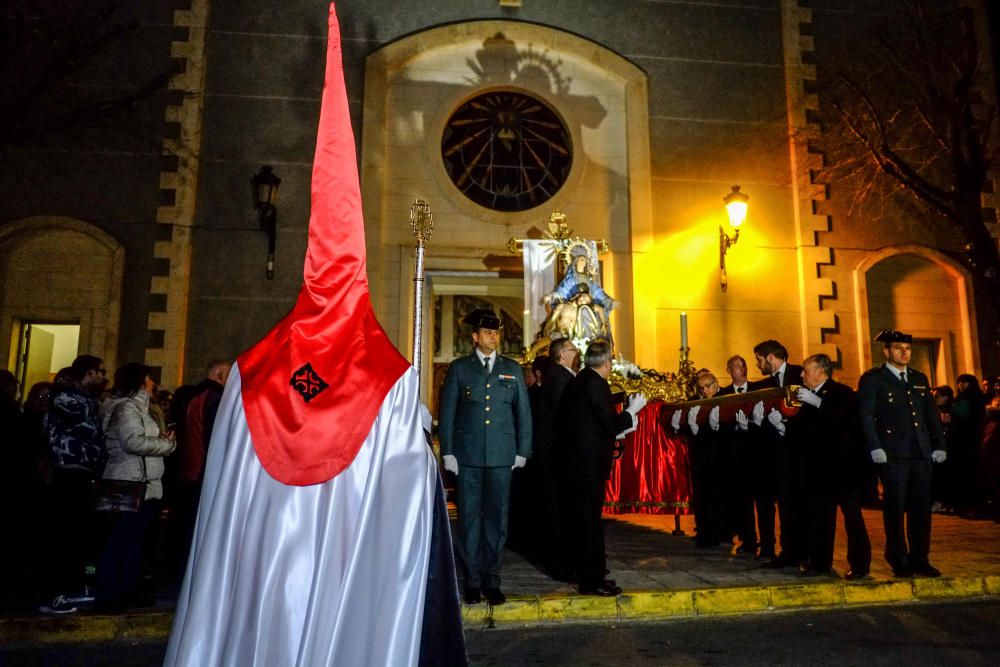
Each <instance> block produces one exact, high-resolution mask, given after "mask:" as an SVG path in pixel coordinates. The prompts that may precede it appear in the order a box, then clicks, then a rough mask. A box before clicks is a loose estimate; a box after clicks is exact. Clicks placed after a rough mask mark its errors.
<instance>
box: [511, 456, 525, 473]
mask: <svg viewBox="0 0 1000 667" xmlns="http://www.w3.org/2000/svg"><path fill="white" fill-rule="evenodd" d="M527 462H528V459H526V458H524V457H523V456H517V455H516V454H515V455H514V465H512V466H511V467H510V469H511V470H517V469H518V468H523V467H524V464H525V463H527Z"/></svg>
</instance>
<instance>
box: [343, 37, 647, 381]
mask: <svg viewBox="0 0 1000 667" xmlns="http://www.w3.org/2000/svg"><path fill="white" fill-rule="evenodd" d="M491 104H493V105H495V106H493V107H491V106H490V105H491ZM511 105H513V106H511ZM517 105H521V106H517ZM470 107H476V108H477V109H480V107H481V109H480V110H481V111H483V113H486V112H488V111H489V110H490V109H492V110H493V111H494V112H496V113H495V115H494V116H492V117H493V118H494V119H495V120H497V121H498V123H499V124H497V125H496V127H495V128H494V129H495V131H496V136H495V138H496V141H495V142H493V143H488V142H487V143H483V144H482V145H480V144H479V143H477V142H478V141H480V138H481V137H480V138H477V137H479V134H477V133H478V132H479V130H475V132H472V131H470V132H471V133H470V134H469V135H468V136H466V135H462V136H464V137H465V138H464V139H461V140H460V139H458V138H456V137H457V134H456V130H457V128H460V127H466V126H470V125H469V124H470V123H471V124H473V125H471V127H476V128H478V127H479V125H476V124H475V123H478V122H480V121H483V119H484V118H485V116H483V117H465V116H464V115H463V113H464V111H463V110H468V108H470ZM515 107H516V108H517V109H523V110H531V109H537V110H539V113H542V112H544V115H545V118H533V117H532V118H528V116H527V112H526V111H525V117H524V123H525V124H524V125H523V127H526V128H530V129H527V130H524V133H523V134H520V133H519V132H514V131H513V130H512V129H511V127H508V126H507V125H506V124H504V122H500V120H499V119H507V120H509V119H510V118H511V117H512V116H516V114H513V113H508V112H510V110H511V109H512V108H515ZM648 113H649V100H648V89H647V80H646V74H645V72H643V71H642V70H641V69H640V68H639V67H638V66H636V65H635V64H634V63H631V62H629V61H628V60H627V59H626V58H624V57H623V56H621V55H619V54H617V53H614V52H613V51H611V50H610V49H607V48H606V47H603V46H602V45H600V44H597V43H595V42H593V41H590V40H587V39H584V38H581V37H579V36H577V35H573V34H570V33H567V32H565V31H562V30H558V29H555V28H551V27H548V26H542V25H536V24H531V23H525V22H520V21H504V20H487V21H469V22H464V23H455V24H449V25H444V26H437V27H434V28H430V29H428V30H425V31H423V32H419V33H415V34H412V35H408V36H406V37H403V38H401V39H399V40H397V41H395V42H392V43H391V44H387V45H385V46H384V47H382V48H381V49H379V50H377V51H375V52H373V53H371V54H370V55H369V56H368V58H367V60H366V65H365V102H364V124H363V128H362V129H363V133H362V141H361V146H362V149H363V152H362V157H361V174H360V175H361V180H362V193H363V196H364V210H365V216H366V232H367V237H366V241H367V251H368V267H369V280H370V283H371V288H372V296H373V301H374V305H375V310H376V313H377V315H378V317H379V320H380V321H381V322H382V324H383V326H385V328H386V331H387V333H388V334H389V336H390V338H392V339H393V340H394V341H395V342H396V344H397V345H398V346H399V347H400V348H401V349H410V346H411V341H410V335H411V334H410V323H411V317H412V315H411V313H412V311H413V306H414V304H413V296H412V295H413V286H412V280H411V278H412V272H413V265H414V264H413V259H412V258H413V253H414V250H413V247H414V244H413V237H412V235H411V233H410V230H409V227H408V225H406V224H404V223H405V221H406V220H407V218H408V207H409V206H410V204H411V202H413V201H414V199H422V200H425V201H426V202H427V203H429V204H430V206H431V208H432V209H433V211H434V214H435V230H434V236H433V239H432V240H431V241H430V242H429V243H428V250H427V255H426V257H425V267H426V269H427V271H428V274H431V273H435V272H436V275H437V276H438V277H441V276H444V275H452V276H456V277H459V278H461V280H462V281H464V282H466V283H468V282H470V280H468V279H471V280H472V281H473V282H477V289H476V290H475V291H471V292H454V294H467V295H470V296H487V297H490V298H500V297H501V296H505V295H504V294H503V290H504V289H506V288H501V287H500V283H498V282H497V279H509V280H514V281H520V279H521V276H522V267H521V258H520V257H517V256H514V255H512V254H511V253H510V252H509V251H508V249H507V244H508V241H509V240H510V239H511V238H521V239H524V238H538V235H539V234H540V233H541V231H544V230H545V228H546V222H547V221H548V219H549V216H550V214H551V213H552V212H553V211H554V210H557V209H558V210H560V211H562V212H563V213H565V214H566V216H567V222H568V224H569V226H570V227H571V228H572V229H573V231H574V234H575V235H579V236H582V237H585V238H591V239H605V240H607V242H608V244H609V246H610V249H611V252H610V253H609V254H608V255H606V256H604V257H603V262H604V269H605V273H604V276H603V284H604V287H605V288H606V289H607V290H608V292H609V293H610V294H612V295H614V298H615V299H616V300H618V301H619V302H621V304H622V305H621V306H620V308H616V309H615V312H614V313H613V314H612V316H611V323H612V326H613V327H614V330H615V341H616V345H617V347H618V348H619V351H620V352H621V353H622V354H623V355H624V356H626V357H628V358H635V356H636V354H637V350H636V349H635V348H636V347H637V346H639V345H640V342H641V344H642V345H646V346H647V347H650V346H652V345H653V343H654V339H655V332H654V330H653V327H654V324H653V318H641V319H640V318H636V317H635V312H636V311H637V309H636V308H635V307H634V306H635V304H634V298H633V271H632V267H633V254H634V253H635V252H636V249H637V248H643V247H644V246H645V245H646V244H647V241H648V237H649V235H650V233H651V230H652V205H651V180H650V179H651V175H650V166H649V163H650V160H649V118H648ZM463 124H464V125H463ZM491 127H492V126H491ZM547 132H551V133H552V134H546V133H547ZM505 133H506V134H505ZM528 135H531V136H533V137H534V138H535V139H537V140H538V141H539V142H541V143H540V144H539V145H542V144H544V145H545V146H546V147H547V148H546V150H544V151H539V150H538V146H533V147H529V148H525V152H523V153H519V155H523V156H524V157H525V163H524V164H526V165H539V169H538V170H535V171H533V169H534V167H532V168H531V169H528V168H527V167H526V168H525V170H524V171H523V172H522V175H523V177H524V178H523V181H524V182H523V185H524V188H525V190H526V192H521V191H520V190H519V189H518V187H517V186H516V184H514V183H512V182H510V181H507V180H504V179H499V178H498V179H496V181H495V182H494V181H492V180H490V178H492V176H491V174H493V173H494V171H495V170H502V169H509V168H510V164H507V163H503V162H502V161H501V162H498V163H497V164H493V163H492V162H491V163H490V165H489V168H482V169H479V168H480V167H481V166H482V165H481V164H480V162H479V160H480V159H482V160H486V157H485V156H488V155H491V153H490V152H489V151H487V150H486V148H488V147H490V146H497V145H503V146H506V145H507V144H506V143H504V142H511V145H515V146H516V145H518V143H517V138H518V137H521V136H524V137H527V136H528ZM487 136H489V135H487ZM465 141H469V142H470V143H468V151H466V154H465V157H464V158H463V159H467V160H468V163H467V170H465V171H463V170H462V169H461V168H460V166H457V165H458V162H459V161H458V160H457V157H456V156H457V155H458V153H456V152H455V151H460V149H461V151H464V150H465V149H464V148H463V147H464V146H466V144H465V143H464V142H465ZM529 143H530V142H528V141H525V142H524V145H525V146H527V145H528V144H529ZM549 149H551V150H549ZM461 151H460V152H461ZM556 154H558V155H560V156H562V157H564V158H571V160H566V161H560V160H555V161H554V162H553V161H552V160H553V159H554V157H553V156H555V155H556ZM462 164H466V163H465V162H463V163H462ZM542 164H544V165H546V167H545V168H544V169H542V168H541V166H540V165H542ZM551 164H556V166H559V165H562V167H563V170H561V171H560V170H559V169H556V168H553V169H551V170H549V165H551ZM494 168H495V169H494ZM477 169H479V170H478V171H477ZM491 170H492V171H491ZM539 174H542V176H539ZM471 178H480V179H482V180H481V182H479V183H478V188H479V190H482V191H486V192H487V194H489V195H490V197H485V198H484V197H480V196H474V195H473V194H471V193H473V192H476V191H477V190H476V188H471V187H467V186H468V185H469V182H470V181H469V180H468V179H471ZM535 178H542V180H543V181H544V182H545V183H546V189H547V188H548V185H551V186H552V188H551V191H549V192H546V193H545V194H544V196H541V197H539V198H538V199H537V200H535V199H531V201H533V202H534V201H537V203H536V204H534V205H531V206H527V205H525V206H503V205H499V206H494V205H491V204H490V203H489V201H493V200H495V199H496V198H497V197H501V195H502V197H501V198H503V197H515V195H516V196H520V195H522V194H524V195H527V196H529V198H530V197H533V195H532V194H531V191H532V187H533V186H534V185H537V183H536V181H535V180H533V179H535ZM546 179H548V180H546ZM480 194H482V193H480ZM491 197H492V199H491ZM487 200H489V201H487ZM508 203H509V202H508ZM436 280H437V282H436V284H437V285H438V286H439V287H441V286H442V282H441V280H439V279H437V278H436ZM479 283H482V287H483V290H480V289H479ZM512 289H513V288H512ZM518 289H520V288H518ZM438 294H440V292H439V293H438ZM520 294H521V296H520V297H517V296H516V295H515V296H514V297H513V298H520V300H521V304H520V306H519V307H517V308H513V310H514V311H516V312H518V313H520V312H522V311H523V308H524V306H523V291H520ZM425 321H427V320H426V319H425ZM428 349H429V348H428V347H427V346H426V345H425V346H424V350H428ZM650 349H651V347H650ZM426 361H427V360H426V359H425V362H426ZM431 366H432V364H428V363H424V364H423V365H422V367H423V368H424V369H425V371H424V372H425V376H424V378H423V379H424V386H425V387H426V386H428V384H430V380H431V378H430V377H428V376H427V372H428V370H427V369H430V368H431Z"/></svg>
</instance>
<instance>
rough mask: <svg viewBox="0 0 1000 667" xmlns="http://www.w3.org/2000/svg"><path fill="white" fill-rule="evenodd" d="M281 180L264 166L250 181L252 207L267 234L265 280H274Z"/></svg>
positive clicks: (269, 168)
mask: <svg viewBox="0 0 1000 667" xmlns="http://www.w3.org/2000/svg"><path fill="white" fill-rule="evenodd" d="M279 185H281V179H280V178H278V177H277V176H275V175H274V172H272V171H271V165H264V166H263V167H261V168H260V171H258V172H257V173H256V174H254V175H253V177H252V178H251V179H250V188H251V189H252V191H253V206H254V208H255V209H257V214H258V216H259V217H260V228H261V229H262V230H263V231H264V233H265V234H267V278H268V280H270V279H272V278H274V247H275V243H276V241H277V237H278V209H277V207H276V206H275V205H274V203H275V202H276V201H277V200H278V186H279Z"/></svg>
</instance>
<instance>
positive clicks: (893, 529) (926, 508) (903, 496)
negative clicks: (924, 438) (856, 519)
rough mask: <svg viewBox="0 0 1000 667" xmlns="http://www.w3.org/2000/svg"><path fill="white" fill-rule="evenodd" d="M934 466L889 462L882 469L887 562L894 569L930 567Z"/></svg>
mask: <svg viewBox="0 0 1000 667" xmlns="http://www.w3.org/2000/svg"><path fill="white" fill-rule="evenodd" d="M932 465H933V464H932V463H931V462H930V461H929V460H927V459H917V458H912V459H906V458H890V459H889V462H888V463H884V464H882V465H881V466H879V467H880V468H881V470H880V474H881V477H882V489H883V497H882V519H883V522H884V524H885V560H886V562H888V563H889V565H890V566H892V567H894V568H900V567H919V566H921V565H926V564H927V557H928V554H929V553H930V549H931V478H932V473H931V470H932Z"/></svg>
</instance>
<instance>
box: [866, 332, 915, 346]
mask: <svg viewBox="0 0 1000 667" xmlns="http://www.w3.org/2000/svg"><path fill="white" fill-rule="evenodd" d="M875 342H876V343H886V344H889V343H912V342H913V336H911V335H910V334H908V333H903V332H902V331H893V330H892V329H882V331H880V332H879V335H877V336H875Z"/></svg>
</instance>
